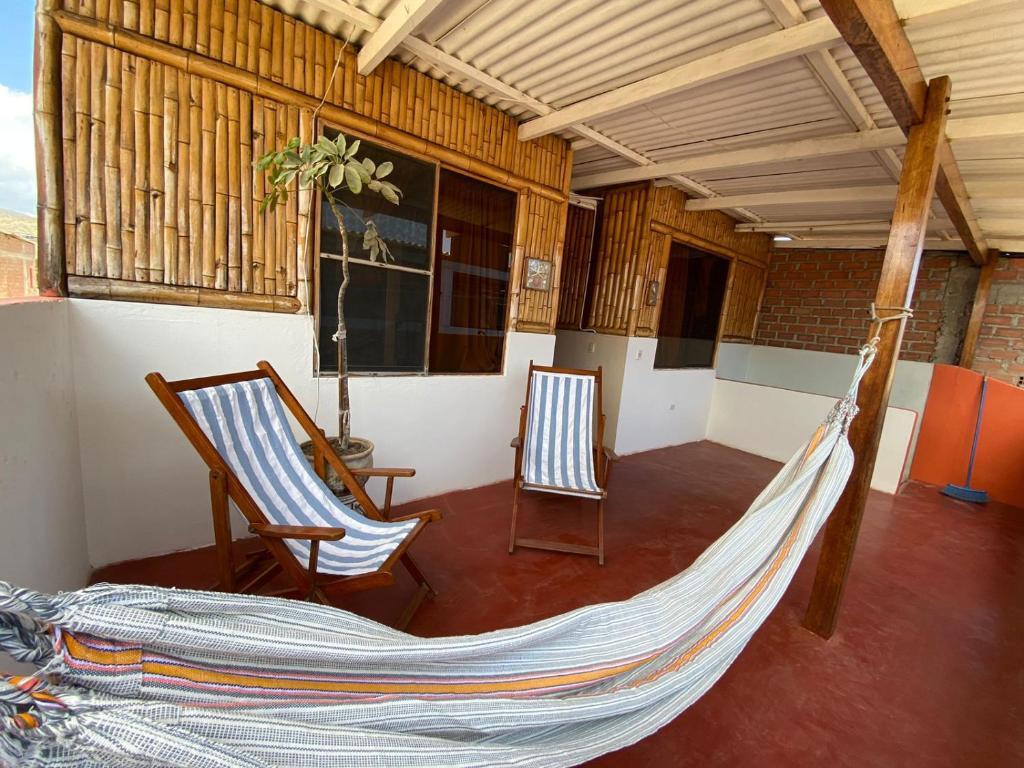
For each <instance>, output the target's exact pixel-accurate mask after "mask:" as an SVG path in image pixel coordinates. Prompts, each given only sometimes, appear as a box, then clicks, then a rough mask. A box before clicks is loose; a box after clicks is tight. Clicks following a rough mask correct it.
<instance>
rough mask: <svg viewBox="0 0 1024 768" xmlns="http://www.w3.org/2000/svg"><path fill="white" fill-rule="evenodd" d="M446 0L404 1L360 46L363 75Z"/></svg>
mask: <svg viewBox="0 0 1024 768" xmlns="http://www.w3.org/2000/svg"><path fill="white" fill-rule="evenodd" d="M441 2H442V0H402V2H401V3H399V4H398V7H397V8H395V10H393V11H392V12H391V14H390V15H389V16H388V17H387V18H385V19H384V20H383V21H382V22H381V24H380V26H379V27H377V29H376V31H374V32H373V33H371V34H370V37H369V39H368V40H366V41H365V42H364V43H363V46H362V48H360V49H359V56H358V58H357V63H358V68H359V74H360V75H368V74H370V73H371V72H373V70H374V69H376V67H377V65H378V64H380V63H381V62H382V61H384V59H386V58H387V57H388V56H390V55H391V52H392V51H394V50H395V48H397V47H398V46H399V45H401V44H402V41H404V40H405V39H406V38H407V37H408V36H409V35H411V34H412V31H413V30H414V29H416V27H418V26H419V25H420V22H422V21H423V20H424V19H426V18H427V16H429V15H430V14H431V13H432V12H433V11H434V10H435V9H436V8H437V6H439V5H440V4H441Z"/></svg>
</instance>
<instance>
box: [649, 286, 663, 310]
mask: <svg viewBox="0 0 1024 768" xmlns="http://www.w3.org/2000/svg"><path fill="white" fill-rule="evenodd" d="M659 288H660V286H659V285H658V281H657V280H651V282H649V283H648V284H647V306H648V307H654V306H657V304H658V289H659Z"/></svg>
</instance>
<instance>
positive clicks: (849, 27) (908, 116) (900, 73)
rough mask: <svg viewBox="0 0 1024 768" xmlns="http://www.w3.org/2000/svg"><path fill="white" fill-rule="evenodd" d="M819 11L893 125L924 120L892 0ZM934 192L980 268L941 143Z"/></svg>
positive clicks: (917, 77)
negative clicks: (840, 38)
mask: <svg viewBox="0 0 1024 768" xmlns="http://www.w3.org/2000/svg"><path fill="white" fill-rule="evenodd" d="M821 6H822V8H824V9H825V12H826V13H827V14H828V16H829V18H831V19H832V21H833V22H834V23H835V25H836V28H837V29H839V31H840V32H841V33H842V36H843V39H844V40H845V41H846V43H847V45H849V46H850V49H851V50H852V51H853V53H854V55H855V56H856V57H857V59H858V60H859V61H860V63H861V66H863V67H864V69H865V71H866V72H867V73H868V76H869V77H870V78H871V80H872V82H873V83H874V84H875V87H876V88H878V91H879V93H881V95H882V98H883V100H884V101H885V103H886V105H887V106H888V107H889V111H890V112H892V114H893V117H894V118H896V123H897V124H898V125H899V126H900V128H902V129H903V131H904V133H909V132H910V128H911V126H913V125H916V124H917V123H920V122H921V121H922V120H923V119H924V113H925V93H926V91H927V84H926V83H925V80H924V75H923V74H922V72H921V67H920V65H919V64H918V61H917V56H916V55H915V53H914V49H913V47H912V46H911V44H910V40H909V39H908V38H907V35H906V32H904V30H903V25H902V24H901V22H900V16H899V14H898V13H897V12H896V8H895V7H894V6H893V4H892V0H822V2H821ZM944 7H948V4H944ZM935 192H936V194H937V195H938V197H939V199H940V200H941V201H942V206H943V207H944V208H945V209H946V213H948V214H949V218H950V220H951V221H952V222H953V225H954V226H955V227H956V230H957V233H958V234H959V235H960V237H961V238H962V239H963V241H964V245H966V246H967V250H968V251H969V252H970V254H971V257H972V258H973V259H974V260H975V261H976V262H977V263H978V264H984V263H985V262H986V261H987V260H988V258H989V247H988V243H986V242H985V236H984V234H983V233H982V231H981V227H980V226H979V225H978V220H977V217H976V216H975V215H974V210H973V208H972V206H971V201H970V198H969V197H968V195H967V188H966V186H965V185H964V182H963V178H962V177H961V175H960V169H959V167H958V166H957V163H956V158H955V157H954V156H953V151H952V150H951V149H950V147H949V141H948V140H946V139H945V138H943V139H942V142H941V145H940V148H939V171H938V178H937V180H936V182H935Z"/></svg>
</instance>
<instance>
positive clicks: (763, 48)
mask: <svg viewBox="0 0 1024 768" xmlns="http://www.w3.org/2000/svg"><path fill="white" fill-rule="evenodd" d="M841 39H842V38H841V36H840V34H839V32H838V31H837V30H836V27H835V25H834V24H833V23H832V22H831V21H830V20H829V19H828V18H827V17H825V16H822V17H820V18H817V19H814V20H813V21H808V22H806V23H804V24H799V25H797V26H795V27H791V28H789V29H783V30H780V31H778V32H772V33H771V34H769V35H764V36H762V37H758V38H754V39H753V40H747V41H746V42H743V43H739V44H738V45H734V46H732V47H731V48H726V49H725V50H723V51H718V52H716V53H713V54H710V55H708V56H704V57H702V58H699V59H695V60H693V61H689V62H687V63H685V64H681V65H679V66H677V67H673V68H672V69H669V70H667V71H665V72H661V73H659V74H657V75H652V76H650V77H647V78H644V79H643V80H640V81H637V82H635V83H630V84H629V85H625V86H622V87H621V88H615V89H613V90H610V91H606V92H605V93H601V94H598V95H597V96H592V97H591V98H589V99H584V100H582V101H578V102H576V103H575V104H571V105H569V106H567V107H563V108H562V109H559V110H556V111H555V112H553V113H552V114H550V115H545V116H543V117H537V118H534V119H533V120H527V121H526V122H524V123H522V124H520V126H519V139H520V140H521V141H527V140H529V139H535V138H537V137H538V136H544V135H545V134H548V133H553V132H555V131H560V130H562V129H564V128H568V127H569V126H571V125H572V124H573V123H579V122H584V121H587V120H592V119H593V118H595V117H598V116H600V115H607V114H611V113H613V112H619V111H621V110H623V109H629V108H630V107H635V106H637V105H639V104H644V103H646V102H649V101H653V100H654V99H658V98H661V97H662V96H667V95H669V94H672V93H678V92H679V91H682V90H684V89H687V88H693V87H696V86H698V85H703V84H705V83H710V82H714V81H715V80H719V79H721V78H724V77H729V76H730V75H735V74H739V73H740V72H747V71H750V70H752V69H757V68H759V67H764V66H767V65H769V64H773V63H775V62H777V61H783V60H785V59H790V58H793V57H794V56H800V55H801V54H804V53H807V52H808V51H813V50H817V49H819V48H827V47H828V46H829V45H832V44H833V43H836V42H839V40H841Z"/></svg>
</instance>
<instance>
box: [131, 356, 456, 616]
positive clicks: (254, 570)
mask: <svg viewBox="0 0 1024 768" xmlns="http://www.w3.org/2000/svg"><path fill="white" fill-rule="evenodd" d="M146 381H147V382H148V383H149V385H150V387H151V388H152V389H153V391H154V392H155V393H156V396H157V397H158V398H159V399H160V402H161V403H163V405H164V407H165V408H167V410H168V412H169V413H170V414H171V416H172V417H173V418H174V420H175V421H176V422H177V424H178V426H179V427H181V429H182V431H183V432H184V433H185V436H186V437H188V439H189V441H190V442H191V443H192V445H193V446H194V447H195V449H196V450H197V451H198V452H199V455H200V456H202V458H203V460H204V461H205V462H206V464H207V466H208V467H209V468H210V494H211V501H212V506H213V528H214V535H215V538H216V543H217V556H218V560H219V576H220V588H221V589H222V590H224V591H226V592H250V591H255V590H257V589H260V588H261V587H263V586H264V585H265V584H267V583H268V582H270V581H271V580H272V579H274V578H275V577H276V576H277V574H278V573H279V572H281V571H284V573H285V575H286V576H287V577H289V580H290V582H291V586H290V587H288V588H286V589H283V590H279V591H278V592H277V594H281V595H287V596H294V597H300V598H303V599H315V600H318V601H319V602H323V603H327V604H329V603H330V602H331V598H332V597H336V596H338V595H341V594H345V593H349V592H354V591H358V590H364V589H372V588H375V587H383V586H388V585H390V584H392V583H394V575H393V573H392V571H393V569H394V567H395V565H396V564H397V563H398V562H399V561H401V563H402V564H403V565H404V566H405V568H406V569H407V570H408V571H409V573H410V574H412V577H413V578H414V579H415V580H416V581H417V582H418V584H419V590H418V591H417V593H416V595H415V596H414V598H413V600H412V602H410V603H409V605H408V606H407V607H406V610H405V612H404V613H403V614H402V617H401V619H400V620H399V622H398V625H397V626H399V628H404V627H405V625H406V624H408V622H409V620H410V619H411V618H412V616H413V614H414V613H415V612H416V609H417V608H418V607H419V605H420V603H422V601H423V599H424V598H425V597H426V596H427V595H428V594H431V593H433V590H432V588H431V587H430V585H429V584H428V583H427V580H426V579H425V578H424V577H423V574H422V573H421V572H420V570H419V568H417V567H416V565H415V563H413V561H412V559H411V558H410V557H409V555H408V554H407V553H406V550H407V549H408V547H409V545H410V544H411V543H412V541H413V540H414V539H415V538H416V537H417V536H418V535H419V533H420V531H422V530H423V529H424V528H425V527H426V525H427V524H428V523H430V522H432V521H434V520H438V519H440V517H441V513H440V512H439V511H437V510H430V511H428V512H418V513H416V514H412V515H406V516H405V517H399V518H395V519H393V520H392V519H388V518H387V517H386V516H385V515H382V514H381V513H380V511H379V510H378V508H377V506H376V505H375V504H374V503H373V500H372V499H371V498H370V497H369V495H367V493H366V491H365V490H364V489H363V486H362V484H361V483H360V482H359V481H358V480H357V479H356V477H357V476H361V477H368V476H369V477H386V478H387V479H388V501H389V502H390V496H391V483H392V482H393V479H394V478H395V477H411V476H412V475H414V474H415V470H411V469H349V468H348V467H347V466H346V465H345V462H344V461H342V460H341V458H339V457H338V455H337V454H336V453H335V452H334V450H333V449H332V448H331V445H330V443H329V442H328V441H327V438H326V437H324V434H323V433H322V432H321V431H320V430H319V429H318V428H317V426H316V424H315V423H314V422H313V420H312V419H311V418H310V417H309V414H307V413H306V411H305V410H304V409H303V408H302V406H301V405H300V404H299V401H298V400H296V399H295V396H294V395H293V394H292V393H291V391H289V389H288V387H287V386H285V384H284V382H283V381H282V380H281V378H280V376H278V375H277V372H276V371H274V369H273V368H272V367H271V366H270V363H267V362H261V363H259V364H258V368H257V370H254V371H244V372H242V373H231V374H226V375H223V376H210V377H206V378H200V379H185V380H181V381H170V382H169V381H167V380H166V379H165V378H164V377H163V376H161V375H160V374H159V373H151V374H149V375H148V376H147V377H146ZM286 407H287V410H288V411H289V412H291V414H292V416H293V417H294V418H295V420H296V421H297V422H298V423H299V426H301V427H302V429H303V430H305V432H306V433H307V434H308V435H309V437H310V439H311V440H312V442H313V449H314V462H313V467H311V466H310V464H309V461H308V460H307V459H306V458H305V457H304V456H303V453H302V449H301V448H300V447H299V444H298V442H297V441H296V439H295V435H294V434H293V433H292V430H291V427H290V425H289V423H288V417H287V415H286V411H285V408H286ZM327 465H330V467H331V468H332V469H333V470H334V471H335V472H336V473H337V474H338V477H340V478H341V480H342V481H343V482H344V483H345V486H346V488H347V489H348V490H349V491H350V493H351V494H352V496H353V497H354V500H355V502H356V503H358V505H359V507H360V508H361V509H362V511H363V513H364V514H360V513H359V512H357V511H355V510H354V509H353V508H352V507H350V506H348V505H347V504H345V503H344V502H342V501H341V500H339V499H338V498H337V497H336V496H335V495H334V494H333V493H332V492H331V491H330V489H329V488H328V487H327V485H326V483H325V482H324V479H323V478H324V475H325V472H326V466H327ZM314 468H315V469H314ZM229 500H230V501H233V502H234V503H235V505H236V506H237V507H238V509H239V510H240V511H241V513H242V514H243V515H244V516H245V518H246V520H247V521H248V523H249V530H250V532H251V533H255V534H256V535H257V536H259V537H260V539H261V540H262V543H263V545H264V547H265V548H266V552H264V553H260V554H263V555H270V556H272V559H271V558H265V559H270V560H271V561H270V563H269V565H266V566H265V567H264V564H262V563H261V562H260V559H259V558H258V557H257V558H250V560H249V562H247V563H245V564H244V565H243V566H241V567H240V568H237V569H236V568H235V565H234V562H233V559H232V547H231V521H230V519H229ZM389 506H390V504H386V506H385V509H388V508H389ZM261 568H262V569H261Z"/></svg>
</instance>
